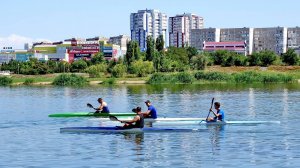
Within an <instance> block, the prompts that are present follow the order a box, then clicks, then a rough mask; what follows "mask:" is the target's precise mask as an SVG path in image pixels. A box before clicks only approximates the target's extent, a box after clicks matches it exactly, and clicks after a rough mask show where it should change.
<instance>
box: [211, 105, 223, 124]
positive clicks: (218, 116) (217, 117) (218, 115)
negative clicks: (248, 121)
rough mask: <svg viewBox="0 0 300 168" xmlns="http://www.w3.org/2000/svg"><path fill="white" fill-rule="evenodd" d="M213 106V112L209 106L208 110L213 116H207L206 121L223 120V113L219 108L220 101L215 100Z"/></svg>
mask: <svg viewBox="0 0 300 168" xmlns="http://www.w3.org/2000/svg"><path fill="white" fill-rule="evenodd" d="M214 107H215V109H216V110H217V112H214V111H213V110H212V109H211V108H210V109H209V111H210V112H212V113H213V114H214V115H215V117H214V118H211V117H209V118H207V121H210V122H216V121H224V120H225V113H224V111H223V110H222V109H221V108H220V107H221V104H220V102H215V103H214Z"/></svg>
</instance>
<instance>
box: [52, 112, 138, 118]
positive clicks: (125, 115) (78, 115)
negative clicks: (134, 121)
mask: <svg viewBox="0 0 300 168" xmlns="http://www.w3.org/2000/svg"><path fill="white" fill-rule="evenodd" d="M111 115H112V116H118V117H130V116H132V117H133V116H135V115H136V114H135V113H94V112H78V113H56V114H50V115H48V116H49V117H109V116H111Z"/></svg>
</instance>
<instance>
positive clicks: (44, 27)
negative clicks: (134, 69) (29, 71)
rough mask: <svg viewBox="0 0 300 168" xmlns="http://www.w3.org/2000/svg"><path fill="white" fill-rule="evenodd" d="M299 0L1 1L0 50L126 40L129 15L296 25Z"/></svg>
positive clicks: (229, 23) (212, 22)
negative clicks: (145, 12)
mask: <svg viewBox="0 0 300 168" xmlns="http://www.w3.org/2000/svg"><path fill="white" fill-rule="evenodd" d="M299 6H300V1H298V0H284V1H276V0H248V1H245V0H226V1H224V0H206V1H205V0H108V1H107V0H106V1H104V0H3V1H1V10H0V16H1V24H0V47H1V48H2V47H4V46H13V47H14V48H23V43H24V42H31V41H39V40H51V41H60V40H64V39H67V38H71V37H82V38H87V37H94V36H105V37H109V36H115V35H119V34H127V35H130V30H129V29H130V27H129V25H130V23H129V22H130V20H129V17H130V13H132V12H137V10H140V9H146V8H148V9H158V10H160V11H161V12H163V13H166V14H167V16H168V17H169V16H174V15H176V14H182V13H184V12H185V13H194V14H197V15H200V16H202V17H204V25H205V27H218V28H229V27H274V26H285V27H295V26H300V19H299V16H300V13H299V12H298V11H299Z"/></svg>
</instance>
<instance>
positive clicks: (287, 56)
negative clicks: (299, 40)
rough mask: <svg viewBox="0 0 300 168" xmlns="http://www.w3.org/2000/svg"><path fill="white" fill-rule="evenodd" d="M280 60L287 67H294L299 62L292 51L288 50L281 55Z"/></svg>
mask: <svg viewBox="0 0 300 168" xmlns="http://www.w3.org/2000/svg"><path fill="white" fill-rule="evenodd" d="M281 59H282V62H284V63H286V64H287V65H296V64H297V63H298V61H299V56H298V55H297V53H295V50H294V49H288V50H287V52H286V53H284V54H282V56H281Z"/></svg>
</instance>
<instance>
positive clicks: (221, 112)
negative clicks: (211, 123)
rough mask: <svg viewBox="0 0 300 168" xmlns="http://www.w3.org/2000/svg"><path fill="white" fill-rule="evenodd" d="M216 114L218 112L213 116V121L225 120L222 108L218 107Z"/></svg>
mask: <svg viewBox="0 0 300 168" xmlns="http://www.w3.org/2000/svg"><path fill="white" fill-rule="evenodd" d="M217 114H219V116H218V117H215V121H217V120H219V121H224V120H225V113H224V111H223V110H222V109H220V110H219V111H217Z"/></svg>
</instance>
